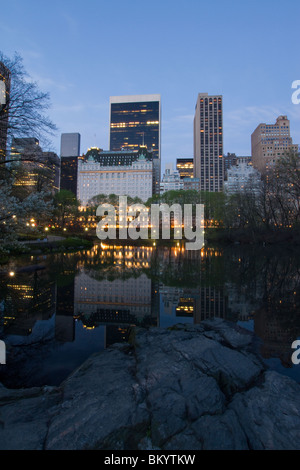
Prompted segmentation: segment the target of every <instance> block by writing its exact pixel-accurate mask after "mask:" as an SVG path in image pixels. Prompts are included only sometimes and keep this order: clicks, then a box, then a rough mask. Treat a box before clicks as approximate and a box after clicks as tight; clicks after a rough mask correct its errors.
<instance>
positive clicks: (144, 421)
mask: <svg viewBox="0 0 300 470" xmlns="http://www.w3.org/2000/svg"><path fill="white" fill-rule="evenodd" d="M132 336H133V338H132V341H131V345H128V344H117V345H114V346H113V347H111V348H109V349H107V350H105V351H102V352H100V353H98V354H95V355H93V356H91V357H90V358H89V359H88V360H87V361H86V362H85V363H84V364H83V365H82V366H81V367H80V368H79V369H77V370H76V371H75V372H74V373H73V374H72V375H71V376H70V377H69V378H68V379H67V380H66V381H64V382H63V383H62V384H61V386H60V387H42V388H31V389H22V390H9V389H7V388H5V387H2V386H0V449H1V450H6V449H10V450H22V449H24V450H25V449H28V450H38V449H40V450H59V449H63V450H79V449H105V450H136V449H141V450H143V449H145V450H153V449H162V450H166V451H169V450H201V449H233V450H238V449H278V450H279V449H285V450H288V449H300V400H299V384H297V383H296V382H295V381H293V380H291V379H289V378H287V377H285V376H282V375H279V374H277V373H276V372H272V371H268V370H266V369H265V368H264V366H263V364H262V362H261V360H260V358H259V356H258V355H257V354H256V353H255V348H254V346H253V339H254V338H253V336H252V334H251V333H250V332H247V331H246V330H243V329H240V328H239V327H237V326H236V325H235V324H231V323H228V322H226V321H224V320H221V319H215V320H208V321H204V322H202V323H201V324H200V325H177V326H176V327H174V328H172V329H162V328H152V329H150V330H144V329H137V330H134V331H133V335H132Z"/></svg>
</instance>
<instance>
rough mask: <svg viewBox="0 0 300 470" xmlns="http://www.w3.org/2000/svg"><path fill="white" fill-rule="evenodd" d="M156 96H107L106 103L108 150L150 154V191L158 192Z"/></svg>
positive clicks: (158, 107)
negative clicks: (151, 162) (140, 150)
mask: <svg viewBox="0 0 300 470" xmlns="http://www.w3.org/2000/svg"><path fill="white" fill-rule="evenodd" d="M160 129H161V100H160V95H158V94H154V95H134V96H111V97H110V102H109V149H110V151H120V150H121V149H124V150H129V151H133V150H138V149H139V148H140V147H141V146H145V147H146V149H147V150H148V152H152V154H153V168H154V172H153V178H154V179H153V192H154V193H159V183H160V175H161V164H160V162H161V151H160V134H161V132H160Z"/></svg>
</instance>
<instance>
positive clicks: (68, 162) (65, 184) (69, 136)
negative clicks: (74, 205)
mask: <svg viewBox="0 0 300 470" xmlns="http://www.w3.org/2000/svg"><path fill="white" fill-rule="evenodd" d="M79 156H80V134H79V133H77V132H74V133H65V134H62V135H61V144H60V157H61V167H60V189H66V190H68V191H72V193H73V194H75V196H77V173H78V157H79Z"/></svg>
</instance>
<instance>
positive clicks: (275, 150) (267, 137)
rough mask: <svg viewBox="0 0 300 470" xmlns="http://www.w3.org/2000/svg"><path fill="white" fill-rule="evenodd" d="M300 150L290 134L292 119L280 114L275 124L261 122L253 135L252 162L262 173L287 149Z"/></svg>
mask: <svg viewBox="0 0 300 470" xmlns="http://www.w3.org/2000/svg"><path fill="white" fill-rule="evenodd" d="M288 150H293V151H294V152H298V145H295V144H293V140H292V138H291V136H290V121H289V120H288V118H287V116H279V117H278V118H277V119H276V123H275V124H259V125H258V126H257V128H256V129H255V131H254V132H253V133H252V135H251V151H252V163H253V166H254V168H257V169H258V170H259V171H260V172H261V173H265V172H266V171H267V170H268V169H270V168H272V166H274V164H275V163H276V160H277V159H278V158H280V157H281V156H283V155H284V154H285V152H286V151H288Z"/></svg>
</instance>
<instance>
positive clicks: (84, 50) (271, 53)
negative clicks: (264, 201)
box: [0, 0, 300, 167]
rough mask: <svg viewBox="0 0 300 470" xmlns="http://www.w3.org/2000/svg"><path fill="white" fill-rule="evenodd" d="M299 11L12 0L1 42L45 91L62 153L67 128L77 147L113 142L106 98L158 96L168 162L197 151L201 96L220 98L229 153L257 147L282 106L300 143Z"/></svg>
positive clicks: (164, 2) (169, 2)
mask: <svg viewBox="0 0 300 470" xmlns="http://www.w3.org/2000/svg"><path fill="white" fill-rule="evenodd" d="M299 18H300V2H299V0H286V1H285V2H282V0H251V1H247V2H246V1H242V0H215V1H214V2H212V1H203V0H185V1H181V0H180V1H179V0H150V1H145V0H139V1H138V0H126V1H121V0H111V1H108V0H105V1H104V0H51V1H49V2H46V1H43V0H9V1H1V11H0V38H1V39H0V50H1V51H2V52H3V53H4V54H5V55H6V56H9V57H12V56H13V54H14V52H15V51H16V52H18V53H19V54H20V55H21V56H22V57H23V59H24V65H25V68H26V70H27V72H28V73H29V74H30V76H31V78H32V79H33V80H34V81H37V83H38V85H39V87H40V89H41V90H43V91H48V92H49V93H50V98H51V104H52V106H51V109H50V111H49V115H50V117H51V119H52V120H53V122H54V123H55V124H56V125H57V126H58V128H59V131H58V134H57V135H56V137H55V138H54V139H53V150H54V151H56V152H57V153H58V154H59V153H60V134H61V133H63V132H79V133H80V134H81V143H82V145H81V151H82V152H85V151H86V150H87V148H88V147H91V146H98V147H101V148H103V149H104V150H107V149H108V148H109V143H108V135H109V97H110V96H112V95H134V94H156V93H159V94H160V95H161V102H162V136H161V137H162V148H161V150H162V162H163V167H164V164H165V163H167V162H175V160H176V158H177V157H192V156H193V116H194V109H195V104H196V99H197V94H198V93H200V92H207V93H208V94H221V95H223V108H224V114H223V124H224V152H225V153H227V152H235V153H236V154H238V155H250V154H251V133H252V132H253V130H254V129H255V128H256V126H257V125H258V124H259V123H261V122H267V123H272V122H275V120H276V117H277V116H278V115H280V114H285V115H287V116H288V118H289V119H290V121H291V135H292V137H293V141H294V143H298V144H300V104H299V105H295V104H293V103H292V101H291V96H292V92H293V91H294V90H292V88H291V86H292V82H293V81H294V80H300V60H299V56H300V46H299V45H300V30H299ZM45 150H46V149H45Z"/></svg>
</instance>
